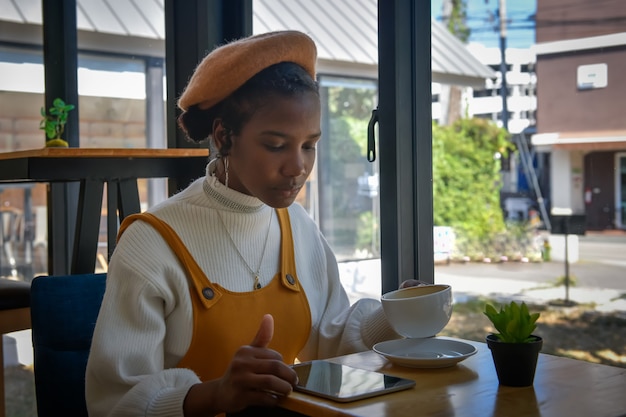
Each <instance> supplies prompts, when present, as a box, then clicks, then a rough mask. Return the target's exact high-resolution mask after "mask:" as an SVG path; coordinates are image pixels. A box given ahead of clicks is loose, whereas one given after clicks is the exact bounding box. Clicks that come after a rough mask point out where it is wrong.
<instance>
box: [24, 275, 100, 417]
mask: <svg viewBox="0 0 626 417" xmlns="http://www.w3.org/2000/svg"><path fill="white" fill-rule="evenodd" d="M105 280H106V274H81V275H67V276H40V277H36V278H35V279H33V281H32V283H31V290H30V294H31V302H30V305H31V322H32V337H33V359H34V374H35V394H36V398H37V415H38V417H48V416H73V417H82V416H85V417H87V407H86V405H85V370H86V367H87V358H88V356H89V349H90V347H91V339H92V336H93V330H94V326H95V324H96V318H97V317H98V313H99V311H100V305H101V304H102V297H103V295H104V289H105Z"/></svg>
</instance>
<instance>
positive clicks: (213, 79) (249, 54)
mask: <svg viewBox="0 0 626 417" xmlns="http://www.w3.org/2000/svg"><path fill="white" fill-rule="evenodd" d="M316 60H317V48H316V47H315V42H313V39H311V38H310V37H309V36H307V35H306V34H304V33H302V32H298V31H292V30H286V31H279V32H268V33H262V34H259V35H255V36H250V37H247V38H243V39H239V40H237V41H234V42H231V43H228V44H225V45H223V46H220V47H218V48H216V49H214V50H213V51H212V52H210V53H209V54H208V55H207V56H206V57H204V59H203V60H202V61H201V62H200V64H199V65H198V66H197V67H196V70H195V71H194V73H193V75H192V76H191V79H190V80H189V83H188V84H187V87H185V91H183V94H182V95H181V96H180V99H179V100H178V107H180V108H181V109H182V110H185V111H186V110H188V109H189V107H191V106H193V105H196V104H197V105H199V107H200V108H201V109H205V110H206V109H208V108H211V107H213V106H214V105H215V104H217V103H219V102H220V101H222V100H223V99H225V98H226V97H228V96H229V95H230V94H232V93H233V92H234V91H235V90H237V89H238V88H239V87H241V86H242V85H243V84H244V83H245V82H246V81H248V80H249V79H250V78H252V77H253V76H254V75H255V74H257V73H259V72H260V71H262V70H263V69H265V68H267V67H269V66H271V65H274V64H278V63H279V62H294V63H296V64H298V65H300V66H301V67H303V68H304V69H305V70H306V71H307V72H308V73H309V74H310V75H311V77H312V78H313V79H315V63H316Z"/></svg>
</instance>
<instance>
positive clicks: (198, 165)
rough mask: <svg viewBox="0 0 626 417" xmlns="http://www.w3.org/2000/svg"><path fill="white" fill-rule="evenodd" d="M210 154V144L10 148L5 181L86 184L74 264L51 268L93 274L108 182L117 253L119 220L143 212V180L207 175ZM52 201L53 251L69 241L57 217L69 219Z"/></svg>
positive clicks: (111, 237)
mask: <svg viewBox="0 0 626 417" xmlns="http://www.w3.org/2000/svg"><path fill="white" fill-rule="evenodd" d="M208 156H209V151H208V150H207V149H114V148H111V149H91V148H42V149H35V150H26V151H17V152H7V153H0V182H3V183H23V182H46V183H51V184H52V185H54V184H56V183H68V182H79V183H80V191H79V193H78V212H77V218H76V222H75V228H74V231H75V234H74V246H73V253H72V256H71V268H70V269H69V271H63V270H56V271H55V270H54V268H51V265H49V270H50V269H52V271H49V272H51V273H54V274H60V273H68V272H69V273H88V272H93V270H94V265H95V261H96V255H97V249H98V236H99V234H100V216H101V209H102V197H103V190H104V184H107V208H108V212H107V236H108V237H107V240H108V250H109V253H111V252H112V250H113V248H114V247H115V238H116V234H117V224H118V220H119V221H121V220H123V219H124V217H126V216H127V215H129V214H132V213H137V212H139V211H140V205H139V192H138V188H137V179H139V178H185V179H195V178H199V177H201V176H203V175H204V169H205V167H206V164H207V161H208ZM50 200H51V199H50V198H49V201H48V212H49V213H48V215H49V220H51V221H49V227H48V230H49V233H48V241H49V245H48V250H49V251H53V250H55V248H56V249H58V247H59V246H62V244H63V243H64V242H63V241H60V242H59V240H58V239H57V235H61V234H62V233H63V231H62V230H60V231H58V233H54V227H55V226H56V225H57V221H58V222H60V223H62V221H63V220H62V219H60V218H59V217H54V213H55V201H50ZM61 207H63V208H65V209H67V208H66V207H65V206H64V205H61ZM58 211H60V210H56V212H58ZM51 216H52V217H51ZM51 226H52V227H51ZM51 231H52V232H51ZM52 258H55V259H56V257H53V256H50V252H49V263H52V262H51V261H50V259H52Z"/></svg>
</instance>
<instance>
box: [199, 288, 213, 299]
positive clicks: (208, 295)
mask: <svg viewBox="0 0 626 417" xmlns="http://www.w3.org/2000/svg"><path fill="white" fill-rule="evenodd" d="M202 295H204V298H206V299H207V300H212V299H213V297H215V292H214V291H213V290H212V289H211V288H209V287H206V288H203V289H202Z"/></svg>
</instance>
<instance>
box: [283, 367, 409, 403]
mask: <svg viewBox="0 0 626 417" xmlns="http://www.w3.org/2000/svg"><path fill="white" fill-rule="evenodd" d="M293 369H294V370H295V371H296V373H297V374H298V385H297V386H296V390H297V391H301V392H306V393H308V394H312V395H317V396H319V397H323V398H328V399H330V400H334V401H339V402H349V401H355V400H360V399H363V398H369V397H373V396H376V395H382V394H386V393H389V392H394V391H400V390H403V389H408V388H411V387H413V386H414V385H415V381H413V380H411V379H405V378H399V377H396V376H391V375H386V374H382V373H379V372H374V371H367V370H364V369H358V368H353V367H351V366H347V365H341V364H337V363H333V362H328V361H324V360H315V361H310V362H303V363H299V364H296V365H293Z"/></svg>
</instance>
